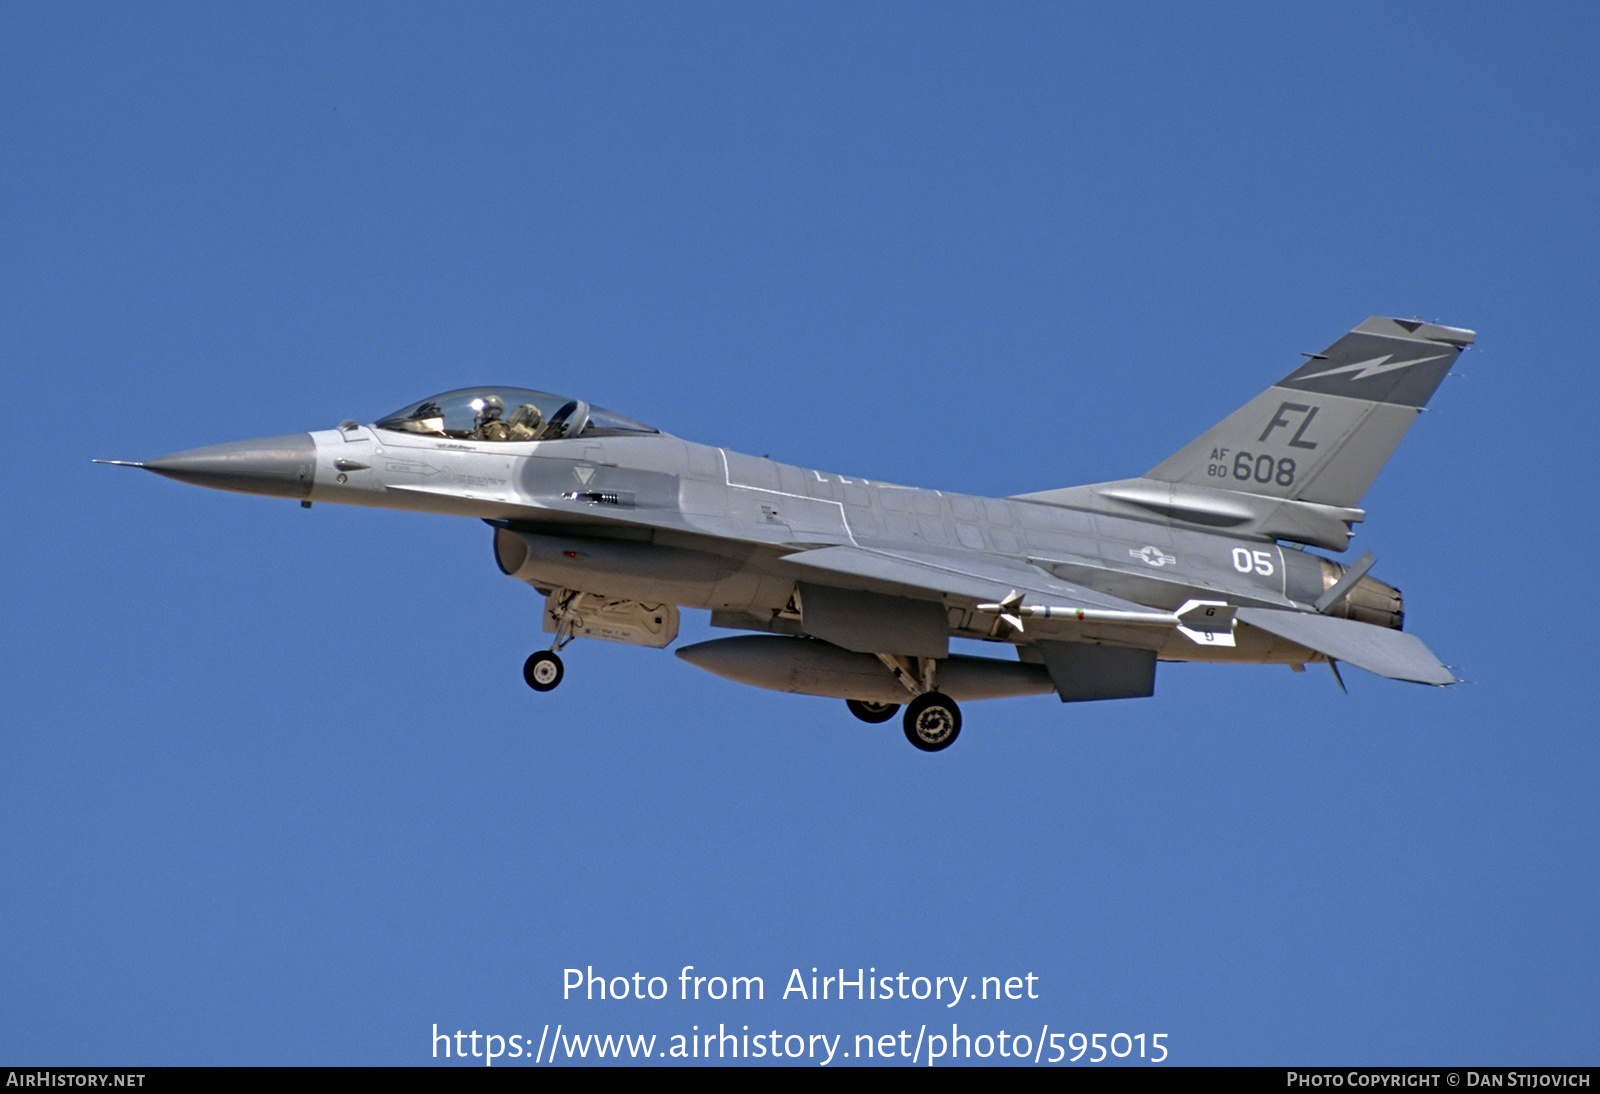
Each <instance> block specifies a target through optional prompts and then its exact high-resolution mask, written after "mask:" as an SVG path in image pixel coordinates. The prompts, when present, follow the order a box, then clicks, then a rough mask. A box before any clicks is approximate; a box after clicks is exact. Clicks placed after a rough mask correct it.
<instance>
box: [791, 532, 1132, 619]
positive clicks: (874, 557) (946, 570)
mask: <svg viewBox="0 0 1600 1094" xmlns="http://www.w3.org/2000/svg"><path fill="white" fill-rule="evenodd" d="M783 561H784V562H785V563H787V564H788V565H790V566H793V567H795V568H797V569H798V570H800V571H801V572H802V573H806V574H808V575H809V576H811V578H812V579H813V580H816V581H821V582H825V583H827V584H833V585H838V584H841V583H840V582H839V580H838V579H839V578H841V577H844V578H847V579H849V586H850V587H855V588H863V589H867V590H869V591H873V592H881V593H888V594H890V595H895V594H900V595H903V594H904V593H906V592H908V591H909V592H916V593H924V594H926V593H933V594H936V595H938V596H945V595H949V596H958V597H963V598H967V599H971V600H977V601H998V600H1001V599H1003V598H1004V597H1006V596H1007V595H1008V594H1010V593H1011V592H1013V591H1015V592H1019V593H1022V594H1024V595H1028V596H1032V597H1036V598H1039V599H1042V600H1045V601H1048V602H1049V603H1050V604H1053V605H1059V606H1061V607H1066V608H1084V609H1096V610H1104V611H1120V612H1148V611H1149V608H1148V607H1146V606H1145V605H1142V604H1135V603H1134V602H1133V601H1131V600H1122V599H1120V598H1118V597H1114V596H1108V595H1106V594H1105V593H1098V592H1095V591H1094V590H1092V589H1086V588H1084V587H1083V586H1081V585H1074V584H1073V583H1072V582H1070V581H1062V580H1061V579H1060V578H1057V577H1052V576H1051V575H1050V574H1047V573H1045V572H1044V571H1043V570H1041V569H1039V568H1038V567H1037V566H1029V565H1028V564H1027V563H1024V562H1017V561H1013V560H1011V559H1005V558H999V557H996V556H994V555H979V554H963V555H953V554H952V555H946V554H941V553H937V552H934V551H914V550H905V549H903V548H899V547H894V548H887V547H850V546H841V547H820V548H817V549H816V550H811V551H801V552H799V553H797V554H792V555H788V556H786V557H785V558H784V560H783Z"/></svg>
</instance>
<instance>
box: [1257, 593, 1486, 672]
mask: <svg viewBox="0 0 1600 1094" xmlns="http://www.w3.org/2000/svg"><path fill="white" fill-rule="evenodd" d="M1238 619H1239V621H1240V622H1241V623H1247V624H1249V625H1250V626H1252V627H1258V628H1260V629H1261V630H1264V631H1266V632H1267V633H1268V634H1275V635H1277V636H1278V637H1279V638H1287V639H1288V640H1289V641H1291V642H1296V643H1298V644H1300V645H1302V646H1305V647H1306V648H1307V649H1313V650H1316V651H1317V652H1318V653H1323V654H1326V655H1327V656H1329V657H1332V658H1334V659H1335V660H1337V661H1344V662H1347V663H1349V664H1352V665H1355V666H1356V667H1357V668H1362V669H1366V670H1367V671H1368V672H1373V673H1377V674H1378V675H1379V676H1387V677H1388V678H1389V679H1391V680H1411V681H1414V682H1416V683H1418V684H1454V683H1456V682H1457V680H1456V678H1455V676H1454V675H1453V674H1452V673H1451V672H1450V670H1449V669H1447V668H1445V667H1444V665H1442V664H1441V663H1440V662H1439V659H1438V658H1437V657H1435V656H1434V655H1433V653H1432V652H1431V651H1430V650H1429V649H1428V647H1427V646H1425V645H1423V644H1422V639H1420V638H1418V637H1417V636H1416V635H1414V634H1406V633H1405V632H1404V631H1393V630H1390V629H1388V628H1387V627H1375V626H1373V625H1372V624H1371V623H1359V622H1357V621H1355V620H1353V619H1340V618H1339V617H1337V616H1332V615H1320V614H1318V613H1316V612H1289V611H1280V610H1278V609H1276V608H1240V609H1239V611H1238Z"/></svg>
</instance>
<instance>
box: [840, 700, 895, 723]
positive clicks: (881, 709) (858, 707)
mask: <svg viewBox="0 0 1600 1094" xmlns="http://www.w3.org/2000/svg"><path fill="white" fill-rule="evenodd" d="M844 705H845V706H847V707H849V708H850V713H851V714H854V715H855V716H856V717H857V718H860V719H861V720H862V721H863V722H870V723H872V724H873V725H877V724H878V723H879V722H887V721H888V720H889V719H890V718H893V717H894V715H895V712H896V711H898V710H899V709H900V704H899V703H868V702H864V701H862V700H860V699H846V700H845V701H844Z"/></svg>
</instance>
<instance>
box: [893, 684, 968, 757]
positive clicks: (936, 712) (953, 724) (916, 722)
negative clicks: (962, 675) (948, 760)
mask: <svg viewBox="0 0 1600 1094" xmlns="http://www.w3.org/2000/svg"><path fill="white" fill-rule="evenodd" d="M905 727H906V740H908V741H910V742H911V743H912V744H913V745H915V746H916V747H917V748H920V749H922V751H924V752H938V751H939V750H940V749H944V748H949V747H950V746H951V745H952V744H953V743H955V739H956V737H957V736H958V735H959V734H960V733H961V708H960V707H958V706H956V703H955V700H954V699H952V698H950V697H949V696H948V695H941V694H939V693H938V692H937V691H929V692H924V693H923V694H921V695H919V696H917V697H916V698H915V699H913V700H911V703H910V705H909V706H907V707H906V716H905Z"/></svg>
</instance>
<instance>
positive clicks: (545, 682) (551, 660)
mask: <svg viewBox="0 0 1600 1094" xmlns="http://www.w3.org/2000/svg"><path fill="white" fill-rule="evenodd" d="M564 675H566V668H565V666H563V665H562V664H561V658H560V657H559V656H558V655H557V654H556V652H555V651H554V650H540V651H539V652H538V653H535V654H532V655H531V656H530V657H529V658H528V659H527V660H526V661H524V662H523V663H522V678H523V679H524V680H525V681H527V683H528V686H529V687H530V688H532V689H533V690H534V691H550V690H552V689H553V688H554V687H555V686H556V685H557V684H559V683H561V677H562V676H564Z"/></svg>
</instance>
